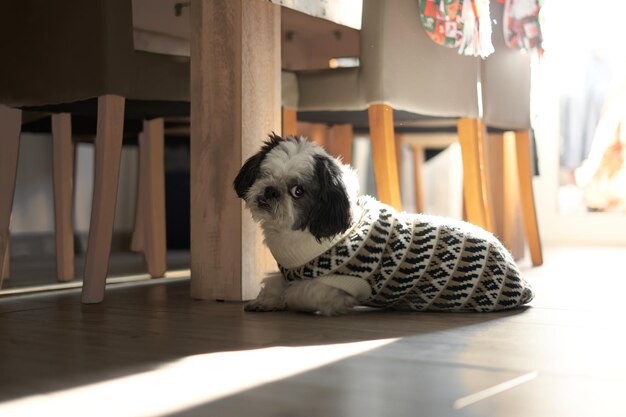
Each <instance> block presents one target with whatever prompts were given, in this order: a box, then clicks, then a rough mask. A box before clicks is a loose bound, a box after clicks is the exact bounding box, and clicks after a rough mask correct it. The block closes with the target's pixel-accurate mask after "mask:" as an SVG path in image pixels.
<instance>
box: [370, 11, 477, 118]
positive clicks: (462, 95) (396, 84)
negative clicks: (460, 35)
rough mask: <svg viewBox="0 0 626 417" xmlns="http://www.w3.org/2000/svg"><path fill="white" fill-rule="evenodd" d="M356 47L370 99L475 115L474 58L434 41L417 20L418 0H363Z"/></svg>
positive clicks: (401, 106)
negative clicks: (359, 36) (359, 54)
mask: <svg viewBox="0 0 626 417" xmlns="http://www.w3.org/2000/svg"><path fill="white" fill-rule="evenodd" d="M360 47H361V74H360V77H361V78H360V86H361V88H362V90H363V91H362V92H363V94H364V96H365V98H366V100H367V101H368V103H387V104H390V105H392V106H393V107H394V108H396V109H400V110H406V111H410V112H413V113H419V114H424V115H429V116H450V117H454V116H456V117H478V111H479V106H478V91H477V81H478V74H479V60H478V58H474V57H468V56H462V55H459V54H458V52H457V50H456V49H451V48H446V47H442V46H439V45H437V44H435V43H434V42H433V41H432V40H431V39H430V38H429V37H428V35H427V34H426V32H425V31H424V28H423V26H422V23H421V21H420V14H419V5H418V0H384V1H382V0H364V1H363V17H362V26H361V39H360Z"/></svg>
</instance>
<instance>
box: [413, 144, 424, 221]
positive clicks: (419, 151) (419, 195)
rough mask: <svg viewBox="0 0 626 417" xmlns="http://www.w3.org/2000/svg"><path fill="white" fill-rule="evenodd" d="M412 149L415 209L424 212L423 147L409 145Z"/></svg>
mask: <svg viewBox="0 0 626 417" xmlns="http://www.w3.org/2000/svg"><path fill="white" fill-rule="evenodd" d="M411 149H412V150H413V181H414V182H415V184H414V186H415V211H417V212H418V213H424V179H423V176H422V175H423V173H424V159H425V158H424V147H423V146H420V145H411Z"/></svg>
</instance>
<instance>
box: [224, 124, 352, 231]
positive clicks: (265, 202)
mask: <svg viewBox="0 0 626 417" xmlns="http://www.w3.org/2000/svg"><path fill="white" fill-rule="evenodd" d="M350 174H352V175H354V174H353V173H352V172H351V171H350V170H349V168H347V167H345V166H343V165H341V164H340V163H339V162H338V161H337V160H336V159H335V158H333V157H331V156H329V155H328V154H327V153H326V152H325V151H324V150H323V149H322V148H320V147H318V146H316V145H315V144H314V143H313V142H309V141H307V140H306V139H304V138H301V137H297V138H296V137H291V136H290V137H287V138H285V139H283V138H281V137H279V136H277V135H272V136H270V138H269V140H267V141H266V142H265V144H264V145H263V147H262V148H261V150H260V151H259V152H258V153H257V154H256V155H254V156H252V157H251V158H250V159H248V160H247V161H246V163H245V164H244V165H243V167H242V168H241V170H240V172H239V174H238V175H237V178H236V179H235V182H234V186H235V191H236V192H237V195H238V196H239V197H240V198H243V199H244V200H245V202H246V207H247V208H248V209H250V211H251V213H252V217H253V218H254V220H255V221H257V222H259V223H260V224H261V226H262V227H263V228H264V229H265V230H274V231H277V232H280V231H284V230H307V229H308V230H309V231H310V232H311V234H312V235H313V236H315V237H316V238H317V239H318V240H320V239H323V238H328V237H332V236H334V235H336V234H338V233H341V232H344V231H345V230H347V229H348V228H349V227H350V225H351V223H352V209H351V205H352V204H353V203H354V200H355V198H356V195H355V194H356V191H357V190H349V189H348V188H354V186H352V185H350V186H349V187H347V186H346V180H347V176H350ZM349 182H350V183H352V182H353V181H351V180H350V181H349Z"/></svg>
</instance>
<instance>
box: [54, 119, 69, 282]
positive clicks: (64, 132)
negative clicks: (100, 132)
mask: <svg viewBox="0 0 626 417" xmlns="http://www.w3.org/2000/svg"><path fill="white" fill-rule="evenodd" d="M52 177H53V181H52V184H53V190H54V192H53V195H54V225H55V238H56V260H57V279H58V280H59V281H70V280H72V279H73V278H74V228H73V226H72V192H73V191H72V188H73V183H74V145H73V144H72V119H71V115H70V114H69V113H60V114H53V115H52Z"/></svg>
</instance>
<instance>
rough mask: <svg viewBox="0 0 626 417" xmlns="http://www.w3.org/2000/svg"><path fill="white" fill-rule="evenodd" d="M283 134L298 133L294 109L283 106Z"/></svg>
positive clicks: (292, 134)
mask: <svg viewBox="0 0 626 417" xmlns="http://www.w3.org/2000/svg"><path fill="white" fill-rule="evenodd" d="M282 129H283V136H295V135H297V134H298V117H297V111H296V109H290V108H287V107H283V127H282Z"/></svg>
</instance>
